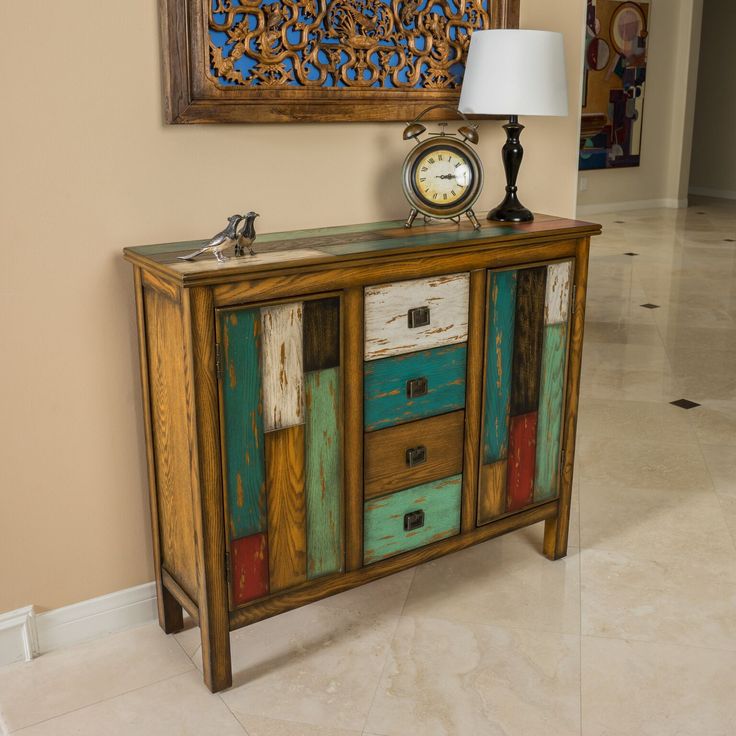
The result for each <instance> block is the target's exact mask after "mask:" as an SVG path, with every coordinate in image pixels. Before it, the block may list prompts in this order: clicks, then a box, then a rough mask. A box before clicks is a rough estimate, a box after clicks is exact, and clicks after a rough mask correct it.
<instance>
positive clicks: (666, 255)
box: [0, 200, 736, 736]
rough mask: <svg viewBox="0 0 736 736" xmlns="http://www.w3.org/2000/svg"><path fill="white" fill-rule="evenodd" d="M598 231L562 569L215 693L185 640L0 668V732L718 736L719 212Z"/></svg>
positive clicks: (435, 566)
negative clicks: (682, 403)
mask: <svg viewBox="0 0 736 736" xmlns="http://www.w3.org/2000/svg"><path fill="white" fill-rule="evenodd" d="M696 212H703V213H705V214H701V215H698V214H696ZM600 219H601V220H602V221H603V224H604V228H605V235H604V237H602V238H599V239H597V240H596V241H595V243H594V246H593V251H592V256H591V262H590V287H589V291H590V295H589V306H588V312H587V327H586V346H585V352H584V363H583V379H582V398H581V405H580V423H579V443H578V464H577V470H576V477H575V489H574V490H575V494H576V496H575V498H574V502H573V514H572V522H571V534H570V540H571V549H570V554H569V556H568V557H567V559H565V560H560V561H559V562H555V563H551V562H548V561H547V560H546V559H544V558H543V557H542V556H541V555H540V543H541V528H540V527H539V526H537V527H534V528H531V529H526V530H522V531H520V532H517V533H516V534H514V535H511V536H508V537H505V538H502V539H498V540H493V541H490V542H487V543H485V544H483V545H480V546H478V547H475V548H473V549H469V550H465V551H463V552H461V553H458V554H456V555H453V556H450V557H447V558H444V559H442V560H436V561H434V562H431V563H428V564H426V565H424V566H422V567H420V568H418V569H417V570H416V571H408V572H405V573H402V574H400V575H396V576H394V577H392V578H389V579H387V580H384V581H379V582H377V583H373V584H371V585H369V586H365V587H363V588H361V589H358V590H354V591H350V592H348V593H344V594H342V595H340V596H336V597H334V598H332V599H329V600H326V601H322V602H320V603H317V604H313V605H312V606H307V607H306V608H303V609H300V610H298V611H293V612H290V613H288V614H286V615H284V616H281V617H277V618H274V619H270V620H268V621H264V622H261V623H259V624H256V625H254V626H252V627H250V628H249V629H245V630H241V631H239V632H236V633H234V634H233V635H232V649H233V661H234V666H235V686H234V687H233V688H232V689H231V690H229V691H228V692H226V693H222V694H221V695H210V694H209V692H208V691H207V690H206V689H205V688H204V686H203V685H202V684H201V682H200V675H199V672H198V671H197V670H198V668H200V667H201V654H200V649H199V641H198V630H197V629H190V630H188V631H184V632H182V633H181V634H179V635H177V636H176V637H165V636H164V635H163V634H162V633H160V632H159V630H158V629H157V628H156V627H155V626H154V625H151V626H145V627H142V628H140V629H136V630H133V631H129V632H124V633H121V634H117V635H115V636H111V637H108V638H107V639H101V640H98V641H96V642H92V643H89V644H85V645H81V646H78V647H74V648H71V649H67V650H64V651H58V652H54V653H51V654H48V655H45V656H43V657H41V658H39V659H38V660H36V661H34V662H32V663H30V664H17V665H11V666H10V667H6V668H4V669H0V729H2V728H5V729H6V731H8V732H18V733H22V734H26V735H27V736H31V734H49V735H51V734H53V735H54V736H65V735H66V734H84V735H86V734H90V735H92V734H94V735H95V736H97V735H98V734H103V733H104V734H112V735H113V736H118V735H124V734H125V735H127V734H136V736H139V735H144V734H148V733H151V734H172V735H174V736H177V735H178V734H196V735H197V736H200V735H203V734H210V733H212V734H218V736H220V735H227V734H231V733H232V734H250V736H361V735H362V736H394V735H396V736H404V735H405V734H419V735H420V736H435V735H436V736H440V735H442V736H445V735H447V736H476V735H477V736H539V735H540V734H560V735H561V736H574V735H576V734H584V735H585V736H603V735H604V734H605V735H606V736H613V735H620V736H631V735H632V734H637V736H670V735H672V736H675V734H677V735H678V736H691V735H692V736H733V735H734V734H736V699H734V697H733V692H734V684H736V547H735V543H734V540H736V244H734V240H736V203H724V202H717V201H715V200H703V201H701V202H699V203H698V205H697V207H696V208H691V209H689V210H686V211H684V210H679V211H677V210H656V211H642V212H627V213H616V214H611V215H605V216H601V218H600ZM627 253H636V254H637V256H636V257H635V258H634V257H628V256H627V255H626V254H627ZM642 304H657V305H658V307H659V308H657V309H642V307H641V306H640V305H642ZM683 398H686V399H687V400H689V401H691V402H695V403H697V404H700V406H695V407H693V408H690V409H687V410H683V409H682V408H678V407H677V406H673V405H672V404H671V403H670V402H673V401H677V400H679V399H683Z"/></svg>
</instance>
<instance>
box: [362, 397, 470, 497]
mask: <svg viewBox="0 0 736 736" xmlns="http://www.w3.org/2000/svg"><path fill="white" fill-rule="evenodd" d="M464 430H465V412H463V411H455V412H452V413H450V414H442V415H440V416H437V417H431V418H430V419H421V420H419V421H417V422H409V423H408V424H400V425H399V426H397V427H390V428H389V429H382V430H381V431H380V432H369V433H368V434H366V436H365V471H364V478H365V482H364V495H365V498H366V499H368V498H373V497H374V496H380V495H384V494H386V493H390V492H392V491H398V490H401V489H402V488H409V487H411V486H417V485H420V484H422V483H426V482H427V481H430V480H437V479H439V478H445V477H447V476H450V475H458V474H459V473H462V469H463V434H464ZM419 446H422V447H424V448H425V451H426V458H427V460H426V462H425V463H423V464H421V465H417V466H415V467H409V466H408V465H407V459H406V453H407V450H409V449H410V448H416V447H419Z"/></svg>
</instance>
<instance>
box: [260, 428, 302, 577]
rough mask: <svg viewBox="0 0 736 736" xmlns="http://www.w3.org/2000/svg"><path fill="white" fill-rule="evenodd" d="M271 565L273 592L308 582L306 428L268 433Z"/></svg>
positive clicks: (267, 468) (267, 483)
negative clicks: (305, 502)
mask: <svg viewBox="0 0 736 736" xmlns="http://www.w3.org/2000/svg"><path fill="white" fill-rule="evenodd" d="M266 486H267V488H268V547H269V554H268V566H269V579H270V585H269V587H270V589H271V590H272V591H273V592H278V591H279V590H284V589H286V588H290V587H292V586H294V585H299V583H301V582H303V581H304V580H306V579H307V536H306V518H305V504H304V425H299V426H296V427H288V428H287V429H279V430H276V431H275V432H267V433H266Z"/></svg>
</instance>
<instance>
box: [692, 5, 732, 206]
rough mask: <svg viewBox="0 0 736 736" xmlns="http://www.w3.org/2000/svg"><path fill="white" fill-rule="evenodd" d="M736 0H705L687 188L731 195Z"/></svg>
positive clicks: (711, 193)
mask: <svg viewBox="0 0 736 736" xmlns="http://www.w3.org/2000/svg"><path fill="white" fill-rule="evenodd" d="M734 28H736V3H734V1H733V0H706V2H705V9H704V12H703V36H702V44H701V51H700V70H699V73H698V99H697V103H696V111H695V136H694V139H693V159H692V168H691V170H690V188H691V191H693V192H695V193H699V194H710V195H713V196H721V197H728V198H730V199H736V140H735V139H734V132H735V131H736V74H735V73H734V72H735V71H736V44H735V43H734V42H733V30H734Z"/></svg>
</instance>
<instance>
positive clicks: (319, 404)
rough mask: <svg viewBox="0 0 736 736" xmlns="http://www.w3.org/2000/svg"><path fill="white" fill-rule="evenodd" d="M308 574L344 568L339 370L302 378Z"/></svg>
mask: <svg viewBox="0 0 736 736" xmlns="http://www.w3.org/2000/svg"><path fill="white" fill-rule="evenodd" d="M305 390H306V405H307V406H306V408H307V421H306V425H305V437H306V494H307V577H308V578H309V579H310V580H311V579H313V578H318V577H320V576H322V575H326V574H328V573H331V572H339V571H340V570H342V569H343V537H342V528H343V524H342V472H341V465H340V458H341V443H340V430H339V424H340V422H339V417H340V401H339V397H340V371H339V369H338V368H329V369H326V370H322V371H314V372H312V373H307V375H306V377H305Z"/></svg>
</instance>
